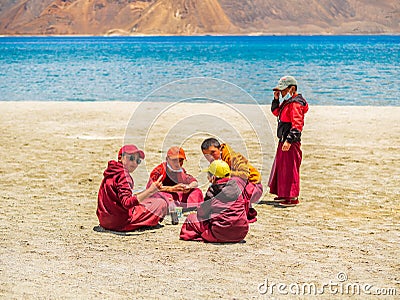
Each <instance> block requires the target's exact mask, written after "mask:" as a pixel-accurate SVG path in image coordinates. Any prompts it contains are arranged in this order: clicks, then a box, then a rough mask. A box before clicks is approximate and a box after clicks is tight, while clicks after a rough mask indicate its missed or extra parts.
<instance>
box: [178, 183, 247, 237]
mask: <svg viewBox="0 0 400 300" xmlns="http://www.w3.org/2000/svg"><path fill="white" fill-rule="evenodd" d="M245 184H246V182H245V181H244V180H242V179H241V178H239V177H232V178H223V179H220V180H218V181H217V182H216V183H215V184H213V185H211V186H210V188H209V189H208V190H207V193H206V196H205V199H204V203H202V204H201V205H200V207H199V208H198V209H197V214H190V215H189V216H188V217H187V219H186V220H185V223H184V224H183V225H182V229H181V233H180V238H181V239H183V240H187V241H188V240H193V241H204V242H221V243H227V242H240V241H242V240H243V239H244V238H245V237H246V235H247V232H248V231H249V222H248V220H247V214H246V203H245V202H246V201H247V200H246V199H245V198H244V197H243V195H242V191H243V189H244V187H245ZM247 206H248V203H247Z"/></svg>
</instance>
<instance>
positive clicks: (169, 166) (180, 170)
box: [167, 162, 183, 173]
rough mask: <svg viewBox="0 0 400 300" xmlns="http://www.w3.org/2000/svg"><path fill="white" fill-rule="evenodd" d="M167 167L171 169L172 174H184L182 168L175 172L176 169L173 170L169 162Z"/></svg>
mask: <svg viewBox="0 0 400 300" xmlns="http://www.w3.org/2000/svg"><path fill="white" fill-rule="evenodd" d="M167 167H168V169H169V170H170V171H171V172H174V173H181V172H183V170H182V168H180V169H179V170H174V169H172V167H171V165H170V164H169V163H168V162H167Z"/></svg>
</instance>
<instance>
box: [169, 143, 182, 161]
mask: <svg viewBox="0 0 400 300" xmlns="http://www.w3.org/2000/svg"><path fill="white" fill-rule="evenodd" d="M167 156H168V157H169V158H183V159H186V155H185V151H183V149H182V148H179V147H176V146H175V147H171V148H169V150H168V152H167Z"/></svg>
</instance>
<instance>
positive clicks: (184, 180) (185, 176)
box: [181, 168, 197, 184]
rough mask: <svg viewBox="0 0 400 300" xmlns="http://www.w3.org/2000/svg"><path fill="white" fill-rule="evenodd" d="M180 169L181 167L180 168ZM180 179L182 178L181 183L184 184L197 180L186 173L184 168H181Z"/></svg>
mask: <svg viewBox="0 0 400 300" xmlns="http://www.w3.org/2000/svg"><path fill="white" fill-rule="evenodd" d="M182 169H183V168H182ZM181 180H182V182H181V183H185V184H190V183H192V182H194V181H197V179H196V178H194V177H193V176H192V175H190V174H188V173H186V170H185V169H183V172H182V179H181Z"/></svg>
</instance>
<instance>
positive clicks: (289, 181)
mask: <svg viewBox="0 0 400 300" xmlns="http://www.w3.org/2000/svg"><path fill="white" fill-rule="evenodd" d="M273 91H274V100H273V101H272V104H271V111H272V113H273V114H274V115H275V116H276V117H278V128H277V136H278V138H279V143H278V148H277V150H276V156H275V161H274V164H273V166H272V170H271V175H270V178H269V183H268V186H269V188H270V193H271V194H275V195H277V197H275V198H274V200H275V201H277V202H279V203H280V205H281V206H285V207H289V206H296V205H298V204H299V199H298V196H299V193H300V165H301V161H302V151H301V148H300V147H301V132H302V130H303V126H304V115H305V114H306V113H307V111H308V104H307V101H306V99H304V98H303V96H302V95H301V94H298V93H297V81H296V79H295V78H294V77H293V76H285V77H282V78H281V79H280V80H279V82H278V85H277V86H276V87H275V88H273ZM279 96H282V99H283V101H282V103H280V102H279Z"/></svg>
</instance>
